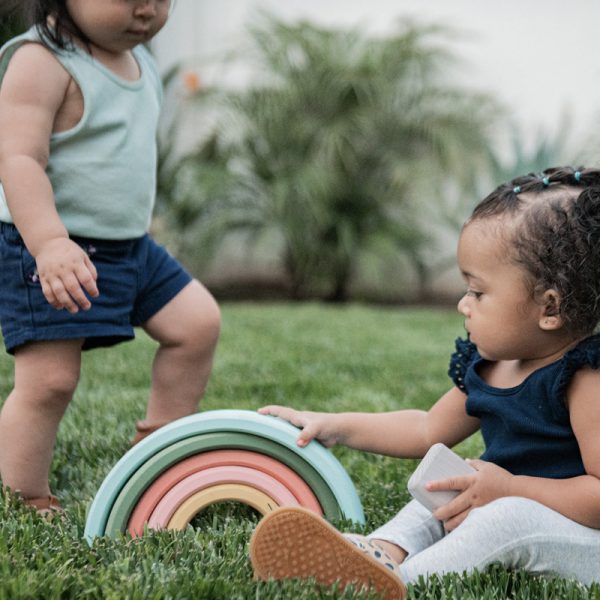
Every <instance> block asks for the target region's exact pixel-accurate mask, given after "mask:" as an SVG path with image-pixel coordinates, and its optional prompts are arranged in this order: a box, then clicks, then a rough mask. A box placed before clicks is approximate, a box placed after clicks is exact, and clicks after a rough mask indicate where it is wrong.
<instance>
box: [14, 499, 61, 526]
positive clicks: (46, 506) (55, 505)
mask: <svg viewBox="0 0 600 600" xmlns="http://www.w3.org/2000/svg"><path fill="white" fill-rule="evenodd" d="M22 500H23V503H24V504H25V506H31V508H34V509H35V510H36V512H37V513H38V515H40V517H44V518H45V519H49V520H51V519H53V518H54V517H57V516H62V515H64V512H65V511H64V509H63V507H62V506H61V505H60V502H59V501H58V498H57V497H56V496H53V495H52V494H50V495H49V496H45V497H42V498H22Z"/></svg>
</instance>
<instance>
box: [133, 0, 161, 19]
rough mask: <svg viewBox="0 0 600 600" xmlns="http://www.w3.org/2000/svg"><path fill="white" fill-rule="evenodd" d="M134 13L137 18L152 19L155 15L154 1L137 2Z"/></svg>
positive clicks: (141, 0) (142, 0) (143, 0)
mask: <svg viewBox="0 0 600 600" xmlns="http://www.w3.org/2000/svg"><path fill="white" fill-rule="evenodd" d="M135 13H136V15H137V16H143V17H153V16H154V15H156V1H155V0H139V2H137V3H136V5H135Z"/></svg>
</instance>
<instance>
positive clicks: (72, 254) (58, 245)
mask: <svg viewBox="0 0 600 600" xmlns="http://www.w3.org/2000/svg"><path fill="white" fill-rule="evenodd" d="M36 265H37V270H38V275H39V278H40V283H41V284H42V291H43V293H44V296H45V297H46V300H48V302H49V303H50V304H51V305H52V306H53V307H54V308H56V309H58V310H60V309H63V308H66V309H67V310H68V311H69V312H70V313H76V312H78V310H79V308H82V309H83V310H88V309H89V308H90V307H91V306H92V304H91V302H90V301H89V299H88V298H87V296H86V295H85V293H84V290H85V291H86V292H87V293H88V294H89V295H90V296H92V297H93V298H95V297H96V296H98V294H99V292H98V287H97V286H96V279H97V278H98V274H97V272H96V267H95V266H94V264H93V263H92V261H91V260H90V258H89V256H88V255H87V254H86V253H85V251H84V250H83V249H82V248H81V247H80V246H78V245H77V244H76V243H75V242H73V241H71V240H70V239H69V238H65V237H59V238H53V239H51V240H49V241H47V242H46V243H45V244H44V245H43V246H42V247H41V249H40V251H39V252H38V254H37V256H36Z"/></svg>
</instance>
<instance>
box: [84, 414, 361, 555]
mask: <svg viewBox="0 0 600 600" xmlns="http://www.w3.org/2000/svg"><path fill="white" fill-rule="evenodd" d="M211 432H240V433H249V434H252V435H254V436H257V437H263V438H265V439H268V440H272V441H274V442H277V443H278V444H281V445H282V446H284V447H286V448H288V449H289V450H292V451H293V452H295V453H296V454H298V456H300V457H301V458H302V459H303V460H304V461H306V462H307V463H308V464H309V465H310V466H311V467H312V468H313V469H314V470H316V471H317V473H318V474H319V475H320V476H321V477H322V478H323V480H324V481H325V482H326V483H327V485H328V486H329V488H330V490H331V493H332V494H333V496H334V497H335V500H336V501H337V503H338V506H339V509H340V513H341V515H343V517H344V518H346V519H349V520H352V521H355V522H357V523H359V524H364V522H365V517H364V513H363V509H362V504H361V502H360V499H359V497H358V494H357V492H356V489H355V487H354V484H353V483H352V480H351V479H350V477H349V475H348V473H347V472H346V471H345V469H344V467H342V465H341V464H340V462H339V461H338V460H337V459H336V458H335V456H334V455H333V454H332V453H331V452H330V451H329V450H327V449H326V448H325V447H324V446H322V445H321V444H319V443H318V442H315V441H313V442H311V443H310V444H309V445H308V446H306V447H305V448H299V447H298V445H297V444H296V439H297V437H298V429H297V428H296V427H294V426H293V425H291V424H290V423H288V422H287V421H283V420H282V419H278V418H276V417H271V416H266V415H261V414H259V413H257V412H254V411H250V410H213V411H206V412H203V413H197V414H194V415H190V416H189V417H184V418H183V419H179V420H177V421H174V422H173V423H169V424H168V425H166V426H165V427H162V428H161V429H159V430H158V431H156V432H155V433H153V434H152V435H149V436H148V437H147V438H145V439H143V440H142V441H141V442H140V443H139V444H137V445H135V446H134V447H133V448H131V449H130V450H129V452H127V453H126V454H125V455H124V456H123V457H122V458H121V459H120V460H119V462H118V463H117V464H116V465H115V466H114V467H113V469H112V470H111V471H110V472H109V473H108V475H107V476H106V478H105V479H104V481H103V482H102V485H101V486H100V488H99V489H98V492H97V494H96V496H95V498H94V500H93V501H92V504H91V505H90V508H89V511H88V516H87V521H86V526H85V532H84V535H85V539H86V540H87V541H88V543H89V544H91V543H92V542H93V540H94V538H96V537H99V536H104V535H106V533H107V532H106V526H107V521H108V518H109V515H110V513H111V510H112V508H113V505H114V503H115V500H116V498H117V496H118V495H119V493H120V492H121V490H122V489H123V488H124V487H125V485H126V484H127V482H128V481H129V479H130V478H131V477H132V475H133V474H134V473H135V472H136V471H137V470H138V469H139V468H140V467H141V466H142V465H144V464H145V463H146V461H148V460H149V459H150V458H151V457H152V456H154V455H155V454H156V453H158V452H160V451H161V450H163V449H164V448H167V447H168V446H170V445H172V444H175V443H177V442H179V441H181V440H184V439H186V438H189V437H192V436H196V435H198V434H204V433H211Z"/></svg>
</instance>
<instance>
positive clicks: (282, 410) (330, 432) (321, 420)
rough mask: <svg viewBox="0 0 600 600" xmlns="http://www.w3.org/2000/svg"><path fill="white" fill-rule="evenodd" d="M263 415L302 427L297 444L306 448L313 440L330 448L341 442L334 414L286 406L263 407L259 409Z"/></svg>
mask: <svg viewBox="0 0 600 600" xmlns="http://www.w3.org/2000/svg"><path fill="white" fill-rule="evenodd" d="M258 412H259V413H260V414H261V415H272V416H274V417H280V418H282V419H285V420H286V421H289V422H290V423H291V424H292V425H295V426H296V427H300V428H301V429H302V431H301V432H300V435H299V436H298V440H297V442H296V443H297V444H298V446H300V447H301V448H304V446H306V445H307V444H308V443H309V442H310V441H312V440H313V439H317V440H319V442H321V444H323V445H324V446H326V447H327V448H330V447H331V446H334V445H335V444H337V443H338V441H339V431H338V428H337V427H336V426H335V422H336V415H335V414H332V413H319V412H309V411H299V410H294V409H293V408H288V407H286V406H277V405H271V406H263V407H262V408H259V409H258Z"/></svg>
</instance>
